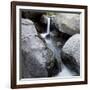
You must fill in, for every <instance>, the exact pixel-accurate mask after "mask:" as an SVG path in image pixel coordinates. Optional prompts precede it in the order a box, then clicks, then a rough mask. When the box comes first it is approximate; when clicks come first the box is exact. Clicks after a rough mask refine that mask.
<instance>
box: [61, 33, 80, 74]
mask: <svg viewBox="0 0 90 90" xmlns="http://www.w3.org/2000/svg"><path fill="white" fill-rule="evenodd" d="M61 57H62V61H63V62H64V64H65V65H66V66H68V67H69V68H70V69H71V70H73V71H75V72H76V73H77V74H80V34H76V35H73V36H72V37H71V38H69V40H67V41H66V43H65V45H64V46H63V48H62V53H61Z"/></svg>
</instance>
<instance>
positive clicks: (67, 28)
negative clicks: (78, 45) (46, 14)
mask: <svg viewBox="0 0 90 90" xmlns="http://www.w3.org/2000/svg"><path fill="white" fill-rule="evenodd" d="M52 20H53V23H54V24H55V26H56V27H57V28H58V30H59V31H60V32H64V33H67V34H69V35H74V34H77V33H80V14H70V13H57V14H56V16H55V17H53V19H52Z"/></svg>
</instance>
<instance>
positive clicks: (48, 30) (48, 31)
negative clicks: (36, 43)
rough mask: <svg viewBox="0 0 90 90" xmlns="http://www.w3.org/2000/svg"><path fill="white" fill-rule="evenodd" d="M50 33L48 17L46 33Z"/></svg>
mask: <svg viewBox="0 0 90 90" xmlns="http://www.w3.org/2000/svg"><path fill="white" fill-rule="evenodd" d="M48 34H50V17H48V19H47V35H48Z"/></svg>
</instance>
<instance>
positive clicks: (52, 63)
mask: <svg viewBox="0 0 90 90" xmlns="http://www.w3.org/2000/svg"><path fill="white" fill-rule="evenodd" d="M20 45H21V57H20V58H21V78H38V77H51V76H54V75H55V74H57V73H58V72H59V68H58V64H57V60H56V59H55V57H54V54H53V52H52V51H51V50H50V49H49V48H47V45H46V43H45V41H43V39H42V38H40V36H39V35H38V33H37V31H36V28H35V26H34V23H33V22H32V21H31V20H28V19H22V20H21V44H20Z"/></svg>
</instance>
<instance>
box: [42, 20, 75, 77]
mask: <svg viewBox="0 0 90 90" xmlns="http://www.w3.org/2000/svg"><path fill="white" fill-rule="evenodd" d="M48 35H50V18H48V22H47V32H46V33H42V34H41V37H42V38H43V39H44V40H45V41H46V44H47V47H48V48H49V49H51V50H52V52H53V53H54V55H55V57H56V59H57V60H60V59H61V56H60V55H61V48H62V46H63V42H64V40H63V39H62V38H60V37H54V36H51V35H50V37H49V38H46V37H47V36H48ZM73 75H75V73H74V72H71V71H70V70H69V69H68V68H67V67H66V66H65V65H64V64H63V63H62V71H61V72H60V73H58V74H57V75H56V77H67V76H69V77H70V76H73Z"/></svg>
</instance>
